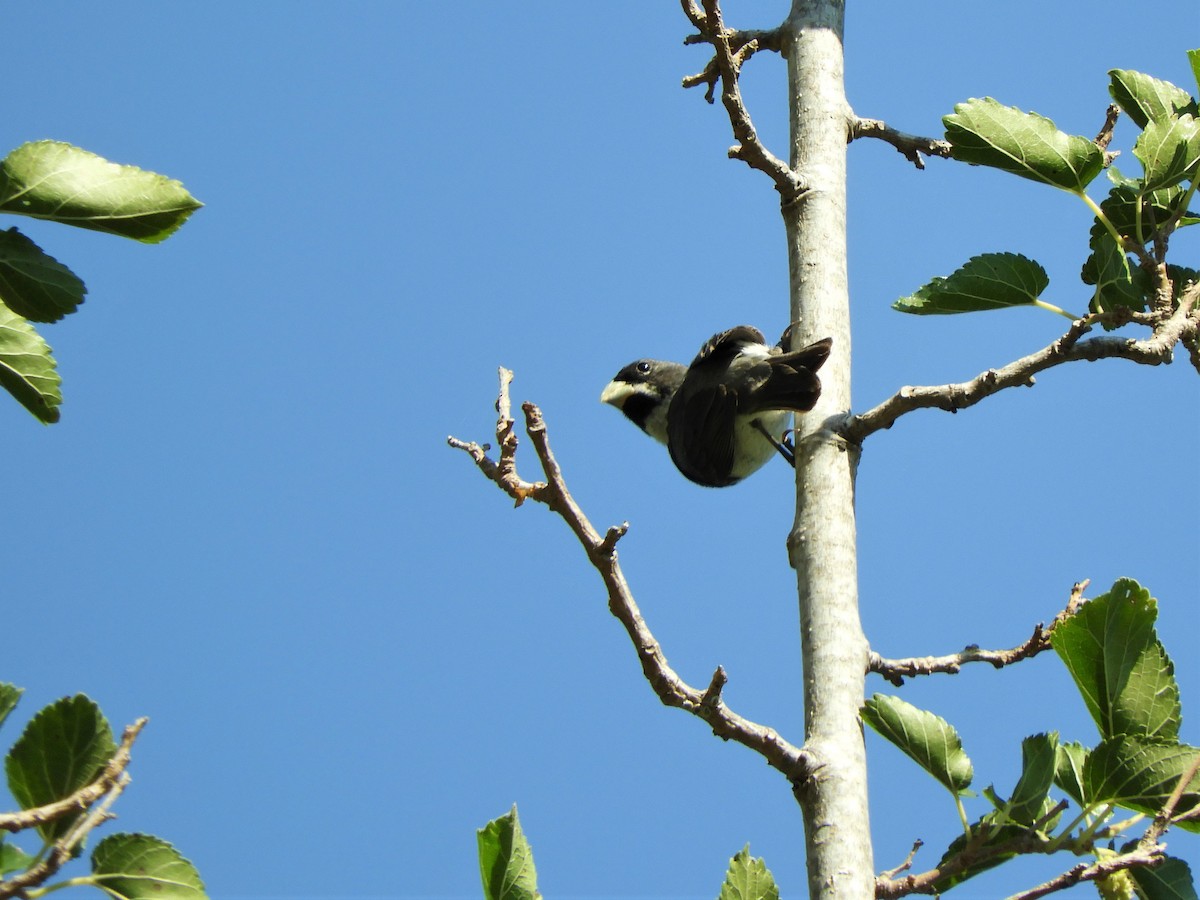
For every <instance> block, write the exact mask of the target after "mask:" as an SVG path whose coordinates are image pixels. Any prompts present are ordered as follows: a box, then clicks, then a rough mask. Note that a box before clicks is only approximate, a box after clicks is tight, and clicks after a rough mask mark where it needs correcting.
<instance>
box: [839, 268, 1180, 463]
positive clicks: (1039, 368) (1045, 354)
mask: <svg viewBox="0 0 1200 900" xmlns="http://www.w3.org/2000/svg"><path fill="white" fill-rule="evenodd" d="M1195 294H1196V291H1195V290H1189V291H1187V292H1185V293H1184V295H1183V297H1181V298H1180V304H1179V307H1178V308H1177V309H1176V310H1174V312H1172V313H1171V315H1169V316H1167V317H1165V318H1161V319H1159V320H1158V323H1157V325H1156V326H1155V330H1154V333H1153V334H1152V335H1150V336H1149V337H1147V338H1145V339H1143V340H1134V339H1133V338H1121V337H1116V336H1113V335H1102V336H1099V337H1092V338H1088V339H1086V340H1081V338H1082V337H1083V336H1084V335H1085V334H1087V333H1088V332H1089V331H1091V330H1092V327H1093V320H1092V319H1091V318H1083V319H1079V320H1077V321H1075V322H1074V323H1072V325H1071V327H1070V328H1069V329H1067V332H1066V333H1065V334H1064V335H1063V336H1062V337H1060V338H1058V339H1057V340H1055V341H1053V342H1051V343H1050V344H1049V345H1047V346H1046V347H1043V348H1042V349H1041V350H1038V351H1036V352H1034V353H1030V354H1029V355H1028V356H1023V357H1021V358H1020V359H1018V360H1014V361H1013V362H1011V363H1009V364H1008V365H1006V366H1002V367H1001V368H999V369H988V370H987V371H985V372H981V373H980V374H979V375H977V376H975V377H974V378H972V379H971V380H970V381H964V382H959V383H957V384H943V385H937V386H925V387H909V386H906V387H902V388H901V389H900V390H899V391H898V392H897V393H896V394H894V395H893V396H891V397H889V398H888V399H887V400H885V401H883V403H880V404H879V405H878V406H876V407H874V408H873V409H869V410H867V411H866V412H865V413H862V414H860V415H857V416H849V417H847V418H846V420H845V422H844V424H843V425H842V426H841V428H840V429H839V431H840V433H841V434H842V436H843V437H845V438H846V440H848V441H850V442H851V443H861V442H862V441H863V440H864V439H865V438H867V437H868V436H869V435H871V434H874V433H875V432H876V431H881V430H883V429H886V428H891V427H892V424H893V423H894V422H895V421H896V420H897V419H899V418H900V417H901V416H902V415H905V414H906V413H910V412H912V411H914V410H917V409H929V408H937V409H944V410H946V411H948V412H957V411H958V410H960V409H966V408H967V407H969V406H974V405H975V404H976V403H978V402H979V401H980V400H983V399H984V398H986V397H990V396H991V395H992V394H995V393H998V392H999V391H1002V390H1004V389H1005V388H1010V387H1020V386H1025V387H1031V386H1032V385H1033V383H1034V375H1036V374H1037V373H1038V372H1043V371H1045V370H1046V369H1050V368H1053V367H1054V366H1059V365H1062V364H1063V363H1068V362H1075V361H1077V360H1088V361H1094V360H1098V359H1109V358H1120V359H1128V360H1132V361H1133V362H1137V363H1143V364H1145V365H1159V364H1160V363H1167V362H1170V361H1171V358H1172V351H1173V348H1174V346H1175V344H1176V343H1178V342H1180V341H1186V340H1189V339H1191V340H1195V336H1196V333H1197V327H1198V326H1197V320H1196V318H1195V317H1194V316H1192V315H1191V311H1192V305H1193V304H1194V303H1195V301H1196V297H1195Z"/></svg>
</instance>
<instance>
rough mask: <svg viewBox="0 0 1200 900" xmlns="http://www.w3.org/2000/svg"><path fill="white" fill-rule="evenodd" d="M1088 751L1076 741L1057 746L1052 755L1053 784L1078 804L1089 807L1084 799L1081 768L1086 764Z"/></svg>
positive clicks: (1087, 801)
mask: <svg viewBox="0 0 1200 900" xmlns="http://www.w3.org/2000/svg"><path fill="white" fill-rule="evenodd" d="M1088 752H1089V751H1088V749H1087V747H1085V746H1083V744H1080V743H1079V742H1077V741H1073V742H1071V743H1069V744H1059V745H1058V749H1057V750H1056V751H1055V754H1054V783H1055V784H1056V785H1057V786H1058V788H1059V790H1061V791H1062V792H1063V793H1065V794H1066V795H1067V796H1068V797H1070V798H1071V799H1072V800H1074V801H1075V802H1076V803H1078V804H1079V805H1080V806H1090V805H1091V801H1090V800H1087V799H1085V798H1084V786H1083V767H1084V766H1085V765H1086V764H1087V758H1088Z"/></svg>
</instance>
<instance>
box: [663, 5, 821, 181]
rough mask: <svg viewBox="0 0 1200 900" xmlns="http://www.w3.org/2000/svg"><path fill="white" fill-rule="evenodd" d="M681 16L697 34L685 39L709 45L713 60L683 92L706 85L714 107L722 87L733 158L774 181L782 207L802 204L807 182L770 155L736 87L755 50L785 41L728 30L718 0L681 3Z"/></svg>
mask: <svg viewBox="0 0 1200 900" xmlns="http://www.w3.org/2000/svg"><path fill="white" fill-rule="evenodd" d="M681 4H682V6H683V11H684V13H685V14H686V15H687V17H688V19H689V20H690V21H691V23H692V24H693V25H694V26H695V27H696V30H697V31H698V32H699V34H698V35H692V36H690V37H689V38H687V39H686V41H685V42H686V43H692V44H696V43H706V44H711V45H712V48H713V57H712V59H711V60H709V62H708V64H707V65H706V66H705V67H704V70H703V71H702V72H700V73H698V74H696V75H689V76H688V77H686V78H684V79H683V86H684V87H695V86H696V85H700V84H707V85H708V90H707V92H706V93H705V99H707V100H708V101H709V102H710V103H711V102H713V98H714V95H715V92H716V83H717V81H718V80H719V81H720V82H721V104H722V105H723V106H724V107H725V112H726V113H727V114H728V116H729V124H730V126H731V127H732V129H733V136H734V137H735V138H737V141H738V143H737V145H736V146H734V147H731V148H730V150H729V156H730V158H732V159H740V160H741V161H742V162H744V163H746V165H748V166H750V168H752V169H757V170H758V171H760V172H763V173H765V174H766V175H768V176H770V178H771V180H772V181H773V182H775V189H776V190H777V191H779V194H780V196H781V198H782V201H781V202H783V203H785V204H787V203H791V202H794V201H796V200H798V199H799V198H800V197H801V196H803V195H804V193H805V191H806V190H807V185H806V184H805V180H804V179H803V178H801V177H800V175H799V174H798V173H796V172H794V171H793V170H792V169H791V168H790V167H789V166H788V164H787V163H785V162H784V161H783V160H782V159H780V158H779V157H777V156H775V155H774V154H773V153H771V151H770V150H768V149H767V148H766V146H765V145H764V144H763V143H762V141H761V140H759V137H758V132H757V131H756V130H755V128H754V123H753V122H751V121H750V113H749V112H748V111H747V109H746V104H745V101H744V100H743V98H742V91H741V88H740V87H739V86H738V76H739V75H740V74H741V68H742V65H743V63H745V62H746V60H748V59H749V58H750V57H751V56H753V55H754V54H755V53H756V52H757V51H759V50H763V49H775V50H777V49H779V47H780V46H781V44H780V40H781V36H780V34H779V32H778V31H769V32H755V31H738V30H736V29H733V28H726V27H725V22H724V21H723V19H722V16H721V5H720V3H719V2H718V0H703V8H701V7H700V6H698V5H697V4H696V3H695V0H681Z"/></svg>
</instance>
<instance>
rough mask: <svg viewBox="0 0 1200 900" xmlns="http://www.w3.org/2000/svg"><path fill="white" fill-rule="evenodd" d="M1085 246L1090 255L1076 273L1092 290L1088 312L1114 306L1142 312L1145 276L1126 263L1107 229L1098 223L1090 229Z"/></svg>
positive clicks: (1109, 308) (1144, 303)
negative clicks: (1086, 245)
mask: <svg viewBox="0 0 1200 900" xmlns="http://www.w3.org/2000/svg"><path fill="white" fill-rule="evenodd" d="M1088 245H1089V246H1090V247H1091V248H1092V254H1091V256H1089V257H1088V258H1087V259H1086V260H1084V263H1083V268H1082V269H1080V271H1079V277H1080V279H1081V280H1082V281H1083V283H1084V284H1092V285H1095V286H1096V290H1095V291H1094V292H1093V294H1092V299H1091V302H1090V303H1089V304H1088V310H1089V311H1091V312H1094V313H1100V312H1108V311H1109V310H1111V309H1113V308H1114V307H1117V306H1126V307H1128V308H1130V309H1134V310H1139V311H1141V310H1144V309H1145V308H1146V295H1147V292H1148V290H1149V287H1148V285H1147V278H1146V273H1145V272H1143V271H1142V270H1141V269H1140V268H1138V267H1137V266H1135V265H1133V264H1132V263H1131V262H1130V261H1129V257H1128V256H1127V255H1126V254H1125V252H1124V251H1123V250H1121V248H1120V247H1118V246H1117V242H1116V241H1115V240H1114V239H1113V236H1112V235H1111V234H1109V233H1108V229H1107V228H1105V227H1104V226H1103V225H1101V224H1100V223H1099V222H1097V223H1096V224H1095V225H1093V226H1092V232H1091V239H1090V240H1089V242H1088Z"/></svg>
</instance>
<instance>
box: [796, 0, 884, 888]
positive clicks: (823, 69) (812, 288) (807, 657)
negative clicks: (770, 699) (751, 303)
mask: <svg viewBox="0 0 1200 900" xmlns="http://www.w3.org/2000/svg"><path fill="white" fill-rule="evenodd" d="M843 18H844V2H843V0H794V2H793V4H792V10H791V13H790V14H789V16H788V19H787V21H786V22H785V23H784V37H783V53H784V55H785V56H786V57H787V62H788V95H789V101H790V106H791V152H790V165H791V167H792V169H793V171H795V172H797V173H798V174H800V175H801V176H802V177H803V178H804V179H805V182H806V186H807V188H808V189H809V193H807V194H805V195H804V196H803V197H802V198H800V199H799V200H797V201H794V202H791V203H787V202H785V204H784V206H783V218H784V223H785V227H786V231H787V241H788V264H789V269H790V287H791V315H792V321H799V322H800V323H801V324H800V325H799V326H798V327H797V329H796V331H797V333H796V335H795V337H794V340H795V342H796V343H795V344H794V346H800V345H802V344H804V343H807V342H809V341H813V340H817V339H819V338H823V337H827V336H832V337H833V353H832V355H831V357H830V359H829V361H828V362H827V363H826V364H825V366H824V368H822V370H821V382H822V384H823V386H824V387H823V390H822V394H821V399H820V402H819V403H818V405H817V407H816V408H815V409H814V410H813V411H812V412H810V413H808V414H807V415H800V416H797V417H796V419H797V421H796V446H797V454H796V520H795V524H794V526H793V530H792V533H791V534H790V535H789V537H788V552H789V557H790V560H791V564H792V566H793V568H795V570H796V581H797V587H798V593H799V599H800V629H801V635H800V636H801V649H802V652H803V658H804V710H805V715H804V718H805V748H806V750H807V751H808V752H809V753H810V754H811V759H812V761H813V766H814V768H813V772H814V774H813V777H812V778H810V779H809V780H808V781H806V782H805V783H803V784H799V785H797V786H796V793H797V797H798V798H799V799H800V801H801V803H802V805H803V809H804V824H805V838H806V851H807V860H808V882H809V896H810V897H813V898H817V897H820V898H830V900H833V898H837V900H859V898H862V900H866V898H871V897H874V895H875V887H874V882H875V879H874V864H873V860H872V853H871V833H870V818H869V814H868V808H867V767H866V754H865V752H864V747H863V736H862V723H861V721H860V719H859V712H858V710H859V706H860V705H861V703H862V697H863V686H864V678H865V672H866V665H867V642H866V638H865V637H864V635H863V632H862V624H861V622H860V619H859V614H858V571H857V556H856V546H855V526H854V475H855V470H856V468H857V465H858V448H857V447H852V446H847V444H846V442H845V441H844V440H842V439H841V438H839V437H838V435H837V434H836V433H835V431H834V430H833V426H834V425H836V424H837V423H838V421H839V420H840V419H841V417H843V416H844V415H846V414H847V413H848V412H849V410H850V300H849V291H848V287H847V279H846V138H847V135H848V129H849V123H850V115H851V112H850V108H849V105H848V104H847V102H846V98H845V90H844V87H843V79H842V75H843V58H842V25H843Z"/></svg>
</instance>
